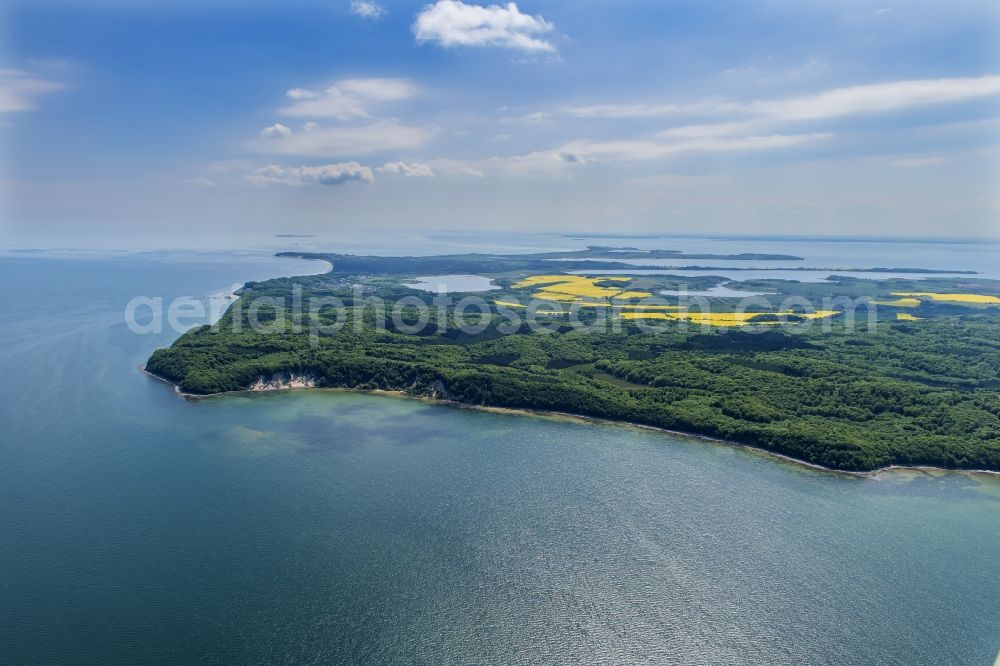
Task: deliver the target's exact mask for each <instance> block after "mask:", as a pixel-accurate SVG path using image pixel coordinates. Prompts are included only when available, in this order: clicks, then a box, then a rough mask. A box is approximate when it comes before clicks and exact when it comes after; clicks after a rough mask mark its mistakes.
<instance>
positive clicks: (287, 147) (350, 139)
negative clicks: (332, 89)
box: [247, 120, 431, 157]
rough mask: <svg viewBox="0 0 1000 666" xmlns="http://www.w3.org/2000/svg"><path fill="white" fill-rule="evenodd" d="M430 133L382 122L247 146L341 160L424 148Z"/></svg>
mask: <svg viewBox="0 0 1000 666" xmlns="http://www.w3.org/2000/svg"><path fill="white" fill-rule="evenodd" d="M430 137H431V132H430V131H429V130H426V129H423V128H420V127H411V126H409V125H402V124H400V123H398V122H396V121H394V120H383V121H377V122H372V123H368V124H366V125H357V126H354V125H352V126H337V127H322V126H316V127H313V128H312V129H309V130H307V131H302V132H293V131H291V130H289V132H288V134H283V133H280V134H279V133H275V134H271V135H269V136H266V137H261V138H260V139H256V140H254V141H250V142H249V143H248V144H247V147H248V148H249V149H250V150H253V151H255V152H259V153H271V154H278V155H304V156H311V157H340V156H348V155H365V154H369V153H378V152H382V151H389V150H410V149H413V148H419V147H420V146H422V145H424V144H425V143H426V142H427V141H428V139H430Z"/></svg>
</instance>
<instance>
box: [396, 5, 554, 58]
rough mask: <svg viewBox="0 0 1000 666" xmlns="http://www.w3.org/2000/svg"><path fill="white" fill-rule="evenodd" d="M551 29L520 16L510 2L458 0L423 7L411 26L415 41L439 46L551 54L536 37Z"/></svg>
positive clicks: (538, 20)
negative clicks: (492, 47) (485, 5)
mask: <svg viewBox="0 0 1000 666" xmlns="http://www.w3.org/2000/svg"><path fill="white" fill-rule="evenodd" d="M553 28H554V26H553V25H552V24H551V23H550V22H548V21H546V20H545V19H544V18H542V17H541V16H531V15H530V14H522V13H521V11H520V10H519V9H518V8H517V5H516V4H514V3H513V2H510V3H508V4H507V5H506V6H500V5H489V6H488V7H483V6H480V5H467V4H465V3H464V2H460V1H459V0H438V1H437V2H435V3H434V4H432V5H427V6H426V7H424V9H423V11H421V12H420V14H418V15H417V20H416V21H415V22H414V23H413V34H414V35H416V38H417V41H418V42H420V43H423V42H437V43H439V44H441V45H442V46H499V47H503V48H511V49H518V50H521V51H543V52H549V53H552V52H555V50H556V49H555V47H554V46H552V44H550V43H549V42H546V41H544V40H542V39H538V37H537V36H536V35H543V34H545V33H548V32H551V31H552V30H553Z"/></svg>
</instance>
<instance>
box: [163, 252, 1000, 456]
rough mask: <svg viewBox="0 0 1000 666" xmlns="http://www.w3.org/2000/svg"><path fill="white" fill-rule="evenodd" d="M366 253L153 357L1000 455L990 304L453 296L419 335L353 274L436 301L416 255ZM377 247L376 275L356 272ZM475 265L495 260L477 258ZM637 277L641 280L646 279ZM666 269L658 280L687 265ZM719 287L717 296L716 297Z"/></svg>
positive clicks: (447, 394) (851, 285)
mask: <svg viewBox="0 0 1000 666" xmlns="http://www.w3.org/2000/svg"><path fill="white" fill-rule="evenodd" d="M337 256H338V257H340V256H341V255H337ZM438 259H443V261H442V263H440V264H437V265H435V264H433V262H430V261H428V260H426V258H420V261H419V263H420V264H421V266H420V268H419V269H418V270H425V269H440V268H442V267H447V268H453V264H454V263H455V261H454V260H453V259H450V258H438ZM356 260H357V261H355V262H354V263H352V262H351V261H341V260H339V259H338V261H337V262H336V263H335V269H334V272H332V273H328V274H324V275H319V276H312V277H305V278H294V279H291V278H288V279H278V280H270V281H267V282H261V283H248V285H247V286H246V287H245V288H244V290H243V291H242V293H241V299H240V302H239V303H238V304H237V306H236V307H234V308H232V309H230V311H229V312H227V313H226V315H224V317H223V318H222V320H221V321H220V322H219V324H217V325H216V326H213V327H208V326H203V327H200V328H197V329H194V330H191V331H189V332H188V333H186V334H185V335H183V336H182V337H181V338H180V339H178V340H177V342H175V343H174V345H173V346H171V347H170V348H169V349H161V350H158V351H156V352H155V353H154V354H153V356H152V357H151V358H150V359H149V362H148V364H147V368H148V370H149V371H150V372H152V373H154V374H156V375H158V376H161V377H164V378H166V379H169V380H170V381H171V382H174V383H175V384H177V385H178V386H179V387H180V389H181V390H183V391H185V392H188V393H194V394H209V393H216V392H221V391H232V390H240V389H246V388H248V387H249V386H251V385H252V384H253V383H254V382H256V381H258V380H259V379H261V378H265V379H267V378H270V377H273V376H281V375H285V376H288V375H307V376H309V377H311V378H313V379H314V380H315V381H316V383H317V385H320V386H329V387H350V388H358V389H386V390H400V391H405V392H407V393H410V394H414V395H422V396H434V397H438V398H443V399H448V400H454V401H459V402H463V403H469V404H476V405H491V406H499V407H512V408H531V409H541V410H555V411H561V412H569V413H574V414H580V415H586V416H593V417H599V418H606V419H615V420H622V421H629V422H634V423H640V424H646V425H651V426H658V427H664V428H669V429H674V430H681V431H687V432H692V433H698V434H703V435H709V436H713V437H719V438H724V439H727V440H732V441H736V442H740V443H745V444H749V445H753V446H758V447H761V448H764V449H767V450H770V451H774V452H778V453H781V454H786V455H789V456H792V457H795V458H798V459H801V460H804V461H807V462H810V463H815V464H819V465H824V466H827V467H831V468H835V469H842V470H870V469H875V468H878V467H882V466H886V465H891V464H902V465H937V466H942V467H949V468H970V469H971V468H976V469H993V470H1000V317H998V315H997V313H996V310H997V308H984V307H978V308H977V307H971V306H959V305H955V304H945V303H931V302H928V303H922V304H921V306H920V307H919V308H917V309H915V310H913V311H914V312H917V313H918V314H919V318H918V319H917V320H914V321H896V319H895V310H896V309H895V308H891V307H888V308H884V310H885V311H887V312H888V315H886V314H885V313H883V312H880V314H879V319H878V321H877V323H876V322H873V325H872V327H870V328H869V327H868V326H855V327H854V329H853V330H850V328H849V327H848V326H845V325H844V321H843V319H844V317H843V316H838V317H834V318H832V322H833V325H831V326H828V327H821V326H819V325H815V326H811V327H804V328H802V329H801V330H788V329H787V328H785V327H782V328H780V329H779V328H771V329H766V330H765V328H766V327H763V326H758V327H750V328H749V329H743V328H713V329H709V328H707V327H702V326H684V325H681V324H678V323H676V322H661V324H662V325H660V326H658V327H656V329H655V330H653V331H650V330H641V329H640V327H639V326H638V325H637V324H636V323H635V322H628V321H625V322H619V326H618V327H617V328H608V329H605V330H596V331H595V330H578V329H577V328H574V327H572V326H569V325H568V324H567V323H565V322H563V321H562V320H560V318H558V317H553V318H552V323H551V325H550V326H548V327H546V329H545V330H530V329H529V328H528V327H527V326H522V327H520V328H518V329H517V330H516V331H515V332H513V333H510V332H509V331H505V332H501V331H502V330H504V329H503V325H504V324H505V323H508V324H509V322H508V321H506V320H505V319H504V318H503V317H502V316H501V314H500V313H499V312H494V311H490V312H488V313H487V314H485V315H482V316H481V317H480V316H479V315H477V317H479V319H478V320H477V321H478V323H479V324H480V328H482V329H483V330H482V331H481V332H479V333H476V334H471V333H468V332H463V331H462V330H460V328H459V326H458V325H457V322H456V320H455V318H454V317H455V314H454V312H453V311H452V310H450V309H446V310H444V311H440V310H436V309H433V308H432V309H431V320H430V322H429V324H430V325H429V326H427V327H425V329H424V330H423V331H421V332H420V333H419V334H411V333H405V332H401V331H400V330H397V327H396V325H394V324H393V323H392V321H391V319H390V321H389V322H388V323H387V324H386V325H385V326H384V327H382V326H379V325H377V324H376V314H377V310H376V308H375V307H374V306H373V305H371V304H368V305H366V304H365V302H364V301H361V300H358V294H359V291H358V285H363V286H364V293H365V294H366V295H378V296H380V297H383V298H385V299H386V300H387V301H388V300H389V299H392V298H398V297H400V296H404V295H406V296H410V297H413V296H414V295H416V296H418V297H419V298H420V299H421V300H426V301H427V302H430V299H431V297H432V295H431V294H424V293H422V292H416V291H414V290H412V289H408V288H406V287H405V286H403V285H402V284H401V282H402V281H403V280H404V279H405V278H406V277H407V276H406V275H404V273H406V271H400V272H399V275H396V276H394V277H393V278H391V279H386V278H385V277H384V275H386V273H387V270H382V271H379V273H380V276H376V277H373V276H372V275H371V274H370V273H372V272H374V271H371V269H372V268H373V267H374V265H373V261H372V258H368V257H363V258H356ZM495 261H498V262H500V261H502V260H501V259H499V258H497V259H495ZM534 261H535V260H534V259H531V260H530V262H534ZM366 262H367V265H366V266H365V269H366V270H367V271H369V274H359V273H357V272H355V271H357V269H359V268H361V266H360V265H359V264H361V263H366ZM526 263H529V260H524V259H513V260H511V262H510V263H507V264H502V265H494V266H493V268H494V269H496V270H497V272H496V274H495V276H496V279H497V281H498V283H499V284H501V285H505V286H504V289H503V290H500V291H498V292H497V294H499V295H500V296H498V297H514V296H516V295H517V293H516V292H513V291H511V290H510V286H509V285H510V284H511V281H512V279H513V277H516V275H518V271H523V270H525V266H524V264H526ZM403 265H406V266H407V267H409V265H408V264H406V262H403ZM528 268H534V267H533V266H530V267H528ZM479 270H480V272H485V271H484V270H483V267H482V262H480V268H479ZM550 270H551V268H550ZM522 274H523V273H522ZM644 279H645V280H646V282H645V283H641V282H639V281H638V280H637V283H638V284H640V285H647V286H648V284H649V279H648V278H644ZM659 279H661V280H662V284H661V286H662V285H667V286H669V285H670V284H672V283H673V282H676V280H677V279H676V278H669V277H664V278H659ZM689 280H690V279H689ZM695 280H701V278H697V279H695ZM715 282H718V280H715V281H713V280H712V279H707V284H713V283H715ZM295 285H300V286H301V290H302V291H301V293H300V294H299V297H301V298H307V299H308V298H309V297H312V296H331V295H332V296H336V297H337V298H339V299H340V300H341V301H342V302H343V303H344V304H345V306H346V318H344V319H337V318H336V317H335V313H334V312H333V311H332V310H318V311H314V312H312V313H309V312H305V313H301V314H295V313H294V312H293V309H292V308H291V305H290V299H289V298H288V297H289V296H290V294H291V293H292V290H293V287H294V286H295ZM928 285H930V286H931V287H935V286H936V287H937V288H939V289H945V288H950V289H952V290H956V289H959V288H965V289H968V288H970V286H974V287H975V288H976V289H977V290H978V291H979V292H986V291H987V290H992V292H991V293H1000V289H998V287H1000V286H998V285H996V284H990V283H989V282H988V281H980V282H978V283H975V284H972V283H971V282H963V283H962V284H957V283H955V282H947V281H944V280H938V279H934V280H927V281H921V286H922V288H923V289H925V290H926V289H928V288H929V287H928ZM757 286H767V287H768V288H769V289H771V290H775V289H778V290H779V291H780V292H781V295H782V296H788V295H796V296H817V295H818V294H819V293H820V291H822V293H823V294H824V295H837V294H839V295H850V296H855V297H856V296H858V295H859V294H861V295H869V296H872V297H883V298H886V297H890V295H891V293H892V291H893V290H905V289H907V288H912V287H913V286H914V284H913V282H907V281H889V282H877V281H858V280H850V279H846V278H845V279H844V280H843V281H839V282H834V283H831V284H830V285H824V286H822V287H817V286H816V285H815V284H811V283H810V284H807V283H798V282H782V283H777V282H776V283H770V282H768V283H767V284H766V285H757ZM818 290H819V291H818ZM504 295H507V296H504ZM262 296H264V297H271V298H285V300H286V302H285V304H284V305H281V304H279V305H277V306H275V307H270V309H268V308H263V309H260V310H259V312H258V313H257V314H258V315H260V317H259V318H260V319H262V320H264V321H271V323H272V324H273V325H272V326H271V327H270V330H263V331H262V330H256V331H255V330H252V327H250V325H249V324H250V321H249V319H248V317H249V313H248V308H246V307H239V306H240V305H242V304H247V303H250V302H252V301H253V300H254V299H256V298H258V297H262ZM459 296H460V295H459ZM770 298H776V296H771V297H770ZM725 303H726V302H725V300H724V299H719V306H720V307H725ZM282 307H284V308H286V310H284V311H280V312H279V310H281V308H282ZM765 310H766V308H765ZM343 314H344V313H340V315H337V316H342V315H343ZM402 314H403V317H404V319H406V318H407V317H409V319H406V321H407V322H409V321H411V320H412V318H413V317H415V316H416V313H415V311H408V310H406V309H404V310H403V311H402ZM591 316H593V315H591ZM335 321H336V322H338V323H340V324H343V325H342V326H341V327H340V328H339V329H338V330H336V331H330V330H327V331H324V332H323V333H322V334H320V335H315V334H312V335H311V334H309V333H308V328H309V326H308V324H310V323H314V324H316V323H322V324H325V325H331V324H333V323H334V322H335ZM466 322H468V320H466ZM824 328H825V329H827V330H824Z"/></svg>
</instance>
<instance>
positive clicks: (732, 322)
mask: <svg viewBox="0 0 1000 666" xmlns="http://www.w3.org/2000/svg"><path fill="white" fill-rule="evenodd" d="M762 314H775V315H797V316H799V317H803V318H804V319H821V318H823V317H832V316H833V315H835V314H837V311H836V310H817V311H816V312H623V313H622V314H621V317H622V319H669V320H673V321H685V320H686V321H690V322H693V323H695V324H707V325H709V326H747V325H750V324H782V323H784V321H779V320H767V321H752V320H753V318H754V317H757V316H759V315H762Z"/></svg>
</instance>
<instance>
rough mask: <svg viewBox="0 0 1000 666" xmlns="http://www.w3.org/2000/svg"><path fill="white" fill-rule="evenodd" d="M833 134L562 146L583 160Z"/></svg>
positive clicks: (794, 141)
mask: <svg viewBox="0 0 1000 666" xmlns="http://www.w3.org/2000/svg"><path fill="white" fill-rule="evenodd" d="M830 136H831V135H830V134H822V133H815V134H795V135H785V134H772V135H766V136H745V137H730V138H724V137H717V136H701V137H696V138H691V139H683V140H680V141H662V140H658V139H657V138H655V137H648V138H645V139H630V140H622V141H572V142H570V143H567V144H566V145H565V146H563V148H562V149H561V150H562V152H563V153H567V154H571V155H575V156H577V157H578V158H580V159H583V160H605V159H612V160H648V159H659V158H664V157H670V156H672V155H677V154H681V153H696V152H701V153H707V152H722V151H736V150H767V149H774V148H787V147H790V146H797V145H800V144H804V143H808V142H812V141H818V140H821V139H826V138H829V137H830Z"/></svg>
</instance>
